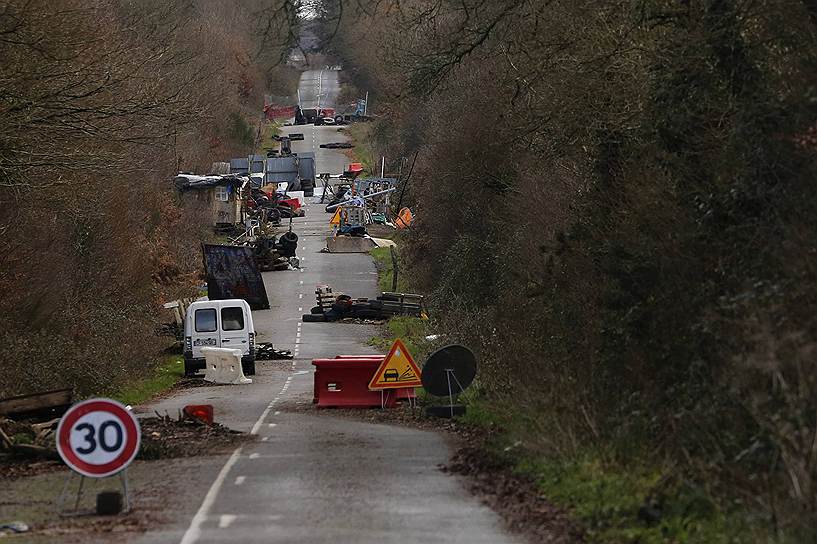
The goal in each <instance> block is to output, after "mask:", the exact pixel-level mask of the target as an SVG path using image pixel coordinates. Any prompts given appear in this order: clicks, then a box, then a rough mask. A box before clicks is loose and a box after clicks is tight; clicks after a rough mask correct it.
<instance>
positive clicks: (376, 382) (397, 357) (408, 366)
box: [369, 339, 423, 389]
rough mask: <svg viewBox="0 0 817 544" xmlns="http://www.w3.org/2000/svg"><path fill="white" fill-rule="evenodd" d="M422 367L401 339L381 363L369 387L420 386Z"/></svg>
mask: <svg viewBox="0 0 817 544" xmlns="http://www.w3.org/2000/svg"><path fill="white" fill-rule="evenodd" d="M421 385H423V382H422V381H420V369H419V368H417V364H416V363H415V362H414V359H412V357H411V353H409V351H408V350H407V349H406V346H404V345H403V342H402V341H401V340H400V339H397V340H395V341H394V344H392V346H391V349H390V350H389V354H388V355H386V358H385V359H383V362H382V363H380V367H379V368H378V369H377V372H375V373H374V376H372V381H370V382H369V389H399V388H403V387H420V386H421Z"/></svg>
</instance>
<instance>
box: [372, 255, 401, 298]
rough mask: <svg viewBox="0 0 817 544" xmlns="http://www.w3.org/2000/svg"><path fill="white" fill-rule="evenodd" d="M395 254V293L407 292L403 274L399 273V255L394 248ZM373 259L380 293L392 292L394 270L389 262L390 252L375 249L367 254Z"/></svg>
mask: <svg viewBox="0 0 817 544" xmlns="http://www.w3.org/2000/svg"><path fill="white" fill-rule="evenodd" d="M394 250H395V251H396V252H398V253H397V264H398V273H397V292H398V293H407V292H409V284H408V280H407V278H406V275H405V274H402V273H401V272H400V269H401V267H400V254H399V250H398V249H397V248H394ZM369 253H370V254H371V256H372V259H374V265H375V267H376V268H377V285H378V287H379V288H380V290H381V291H392V279H393V277H394V268H393V267H392V261H391V250H390V249H389V248H387V247H376V248H374V249H373V250H371V251H370V252H369Z"/></svg>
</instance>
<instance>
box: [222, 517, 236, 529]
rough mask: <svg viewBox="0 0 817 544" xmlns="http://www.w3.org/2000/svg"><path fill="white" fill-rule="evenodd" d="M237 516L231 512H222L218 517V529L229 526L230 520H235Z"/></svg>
mask: <svg viewBox="0 0 817 544" xmlns="http://www.w3.org/2000/svg"><path fill="white" fill-rule="evenodd" d="M237 517H238V516H235V515H233V514H222V515H221V517H220V518H219V519H218V528H219V529H226V528H227V527H229V526H230V524H231V523H232V522H234V521H235V520H236V518H237Z"/></svg>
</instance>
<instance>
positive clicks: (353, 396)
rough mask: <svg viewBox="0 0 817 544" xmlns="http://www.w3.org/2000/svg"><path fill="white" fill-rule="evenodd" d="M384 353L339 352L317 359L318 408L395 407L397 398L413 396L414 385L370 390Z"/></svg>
mask: <svg viewBox="0 0 817 544" xmlns="http://www.w3.org/2000/svg"><path fill="white" fill-rule="evenodd" d="M384 357H385V356H384V355H374V354H372V355H337V356H336V357H335V358H334V359H315V360H313V361H312V364H313V365H314V366H315V382H314V397H313V399H312V402H313V403H314V404H317V405H318V407H319V408H340V407H343V408H371V407H374V408H376V407H383V408H393V407H394V406H395V405H396V404H397V401H398V400H404V399H414V398H415V397H416V395H415V392H414V388H413V387H406V388H402V389H396V390H393V391H388V392H386V393H382V392H381V391H370V390H369V381H371V379H372V376H373V375H374V373H375V372H376V371H377V368H378V367H379V366H380V363H382V362H383V358H384Z"/></svg>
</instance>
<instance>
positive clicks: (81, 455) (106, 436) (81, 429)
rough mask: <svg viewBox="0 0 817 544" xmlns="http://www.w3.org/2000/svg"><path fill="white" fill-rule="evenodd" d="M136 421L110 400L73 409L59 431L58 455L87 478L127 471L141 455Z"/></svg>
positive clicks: (97, 400) (93, 400) (123, 407)
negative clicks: (126, 468)
mask: <svg viewBox="0 0 817 544" xmlns="http://www.w3.org/2000/svg"><path fill="white" fill-rule="evenodd" d="M140 439H141V431H140V430H139V422H138V421H137V420H136V417H134V415H133V414H132V413H131V412H130V411H129V410H128V409H127V408H125V406H123V405H122V404H120V403H118V402H116V401H115V400H110V399H89V400H86V401H83V402H80V403H78V404H75V405H74V406H72V407H71V409H69V410H68V411H67V412H66V413H65V415H64V416H62V419H60V424H59V426H58V427H57V451H58V452H59V454H60V457H62V460H63V461H65V464H66V465H68V466H69V467H70V468H72V469H74V470H75V471H77V472H79V473H80V474H82V475H83V476H88V477H91V478H104V477H106V476H111V475H112V474H116V473H117V472H119V471H121V470H123V469H124V468H125V467H127V466H128V465H129V464H130V463H131V461H133V458H134V457H136V453H137V452H138V451H139V442H140Z"/></svg>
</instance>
